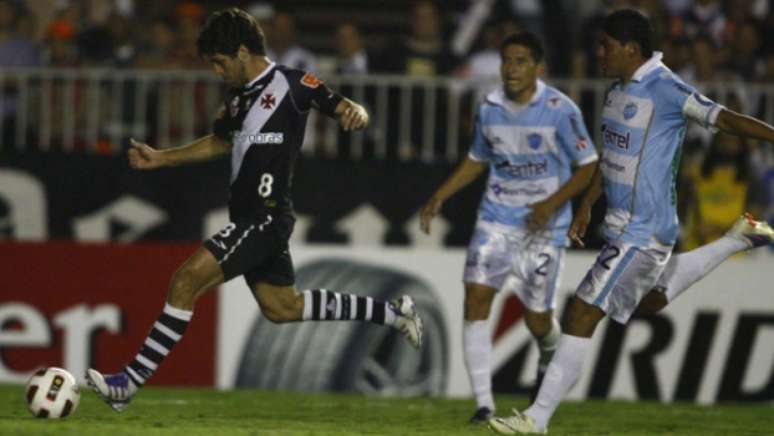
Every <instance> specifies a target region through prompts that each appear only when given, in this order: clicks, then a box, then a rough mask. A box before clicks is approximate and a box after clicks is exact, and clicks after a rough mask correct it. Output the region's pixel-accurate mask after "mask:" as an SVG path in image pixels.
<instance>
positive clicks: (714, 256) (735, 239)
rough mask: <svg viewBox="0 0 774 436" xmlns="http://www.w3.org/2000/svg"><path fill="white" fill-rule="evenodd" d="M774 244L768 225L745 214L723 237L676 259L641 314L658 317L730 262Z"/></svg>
mask: <svg viewBox="0 0 774 436" xmlns="http://www.w3.org/2000/svg"><path fill="white" fill-rule="evenodd" d="M772 240H774V230H772V229H771V227H769V225H768V224H766V223H765V222H761V221H756V220H755V219H754V218H753V216H752V215H750V214H744V215H743V216H741V217H740V218H739V219H738V220H737V221H736V223H735V224H734V226H733V227H731V229H730V230H729V231H728V232H727V233H726V234H725V236H723V237H722V238H719V239H717V240H715V241H712V242H710V243H709V244H706V245H703V246H701V247H699V248H696V249H694V250H691V251H688V252H685V253H681V254H677V255H674V256H672V257H671V258H670V259H669V263H667V266H666V268H665V269H664V273H663V274H662V275H661V277H660V278H659V280H658V285H657V286H656V287H655V288H654V289H652V290H651V291H650V292H649V293H648V294H647V295H646V296H645V298H643V300H642V301H641V302H640V305H639V306H638V307H637V312H638V313H656V312H658V311H660V310H661V309H663V308H664V307H666V306H667V304H669V303H670V302H671V301H673V300H674V299H675V298H677V297H678V296H680V295H681V294H682V293H683V292H685V291H686V290H687V289H688V288H690V287H691V286H692V285H693V284H694V283H696V282H698V281H699V280H701V279H702V278H703V277H704V276H706V275H707V274H709V273H710V272H711V271H712V270H714V269H715V268H717V267H718V266H719V265H720V264H721V263H723V262H724V261H725V260H726V259H728V258H729V257H731V256H733V255H734V254H736V253H739V252H741V251H744V250H749V249H752V248H756V247H762V246H766V245H768V244H770V243H771V242H772Z"/></svg>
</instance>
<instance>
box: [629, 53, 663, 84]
mask: <svg viewBox="0 0 774 436" xmlns="http://www.w3.org/2000/svg"><path fill="white" fill-rule="evenodd" d="M663 57H664V53H661V52H660V51H654V52H653V56H651V57H650V59H648V60H647V61H645V63H644V64H642V65H640V67H639V68H637V71H635V72H634V74H633V75H632V80H633V81H635V82H642V78H643V77H645V75H646V74H648V73H650V72H651V71H653V70H655V69H656V68H658V67H660V66H662V65H664V64H662V63H661V58H663Z"/></svg>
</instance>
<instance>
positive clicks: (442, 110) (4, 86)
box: [0, 69, 774, 163]
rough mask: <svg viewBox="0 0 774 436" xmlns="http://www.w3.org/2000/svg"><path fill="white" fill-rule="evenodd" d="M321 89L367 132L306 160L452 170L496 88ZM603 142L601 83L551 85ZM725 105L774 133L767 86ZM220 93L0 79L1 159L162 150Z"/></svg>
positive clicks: (59, 73) (150, 75)
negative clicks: (136, 147)
mask: <svg viewBox="0 0 774 436" xmlns="http://www.w3.org/2000/svg"><path fill="white" fill-rule="evenodd" d="M326 82H327V84H328V85H329V86H331V87H332V88H334V89H336V90H338V91H339V92H341V93H342V94H344V95H346V96H348V97H350V98H352V99H353V100H355V101H358V102H362V103H364V104H365V105H366V107H367V108H368V109H369V111H370V113H371V125H370V126H369V128H368V129H366V130H365V131H362V132H355V133H351V134H350V133H344V132H341V131H340V130H339V129H338V126H337V124H336V123H335V121H332V120H329V119H327V118H326V117H311V118H310V125H309V127H308V134H307V138H306V142H305V145H304V148H303V153H305V154H308V155H315V156H319V157H325V158H340V159H351V160H359V159H397V160H404V161H416V160H419V161H422V162H427V163H432V162H453V161H456V160H458V159H459V158H460V156H462V155H464V153H465V152H466V150H467V148H468V145H469V141H470V137H471V132H472V119H473V113H474V111H475V106H476V104H477V102H478V101H479V99H480V98H481V97H482V96H483V95H484V94H485V93H486V92H488V91H489V90H491V89H493V88H494V87H496V86H497V84H498V80H497V78H493V79H491V80H477V81H466V80H460V79H455V78H431V79H417V78H409V77H404V76H385V75H363V76H335V77H329V78H327V80H326ZM549 82H550V83H551V84H553V85H554V86H557V87H558V88H560V89H562V90H563V91H564V92H566V93H567V94H568V95H569V96H570V97H571V98H573V100H574V101H576V102H577V103H578V105H579V106H580V107H581V109H582V111H583V114H584V118H585V120H586V123H587V125H588V127H589V130H590V132H592V134H593V135H594V136H596V137H597V138H595V139H596V143H597V144H599V139H598V135H599V132H600V119H599V114H600V113H601V109H602V105H603V103H604V101H603V100H604V92H605V89H606V87H607V86H608V84H609V81H607V80H568V79H561V80H549ZM700 89H701V90H702V91H703V92H704V93H705V94H706V95H708V96H710V97H711V98H714V99H716V100H718V101H720V102H721V103H724V104H732V105H734V104H735V105H736V106H737V107H738V109H740V110H742V111H744V112H745V113H748V114H752V115H754V116H757V117H759V118H762V119H764V120H766V121H768V122H769V123H774V84H747V83H727V82H717V83H705V84H702V85H701V86H700ZM222 95H223V85H222V83H221V82H220V81H219V79H218V78H217V77H215V76H214V74H212V73H211V72H209V71H146V70H94V69H3V70H0V115H1V116H2V123H0V138H1V139H2V142H0V150H5V151H11V150H19V151H24V150H40V151H52V150H57V151H64V152H95V153H117V152H120V151H121V150H122V149H124V148H125V147H126V142H127V139H128V138H129V137H134V138H136V139H138V140H144V141H147V142H149V143H151V144H153V145H154V146H157V147H161V148H166V147H170V146H176V145H180V144H184V143H186V142H189V141H191V140H193V139H195V138H196V137H199V136H201V135H205V134H207V133H209V132H210V130H211V120H212V117H213V116H214V114H215V113H216V112H217V110H218V108H219V107H220V105H221V104H222V103H221V101H222V100H221V99H222Z"/></svg>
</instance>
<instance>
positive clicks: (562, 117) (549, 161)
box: [468, 81, 597, 246]
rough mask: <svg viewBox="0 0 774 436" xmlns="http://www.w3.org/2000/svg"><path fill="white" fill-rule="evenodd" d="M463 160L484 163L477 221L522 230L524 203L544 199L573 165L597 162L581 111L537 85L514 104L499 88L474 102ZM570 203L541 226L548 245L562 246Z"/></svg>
mask: <svg viewBox="0 0 774 436" xmlns="http://www.w3.org/2000/svg"><path fill="white" fill-rule="evenodd" d="M468 157H469V158H470V159H472V160H475V161H479V162H487V163H489V179H488V180H487V187H486V192H485V193H484V196H483V198H482V199H481V205H480V207H479V211H478V219H479V221H485V222H490V223H494V224H496V225H500V226H503V228H504V229H506V231H511V230H513V231H522V232H523V231H526V217H527V215H529V214H530V212H531V210H530V209H529V208H528V207H527V205H529V204H532V203H535V202H538V201H541V200H544V199H545V198H547V197H549V196H550V195H551V194H553V193H554V192H556V191H557V190H558V189H559V188H560V187H561V186H562V185H563V184H564V183H566V182H567V180H569V179H570V177H572V165H573V164H576V165H585V164H588V163H592V162H594V161H596V160H597V152H596V149H595V148H594V144H593V143H592V141H591V138H589V134H588V131H587V130H586V126H585V125H584V124H583V117H582V116H581V113H580V110H578V107H577V106H576V105H575V103H573V102H572V100H570V98H569V97H567V96H566V95H564V94H562V93H561V92H559V91H558V90H557V89H554V88H552V87H550V86H546V84H545V83H543V82H542V81H538V84H537V89H536V91H535V95H534V96H533V97H532V100H531V101H530V102H529V103H528V104H526V105H517V104H515V103H514V102H512V101H511V100H509V99H508V98H507V97H506V95H505V92H504V91H503V89H502V88H499V89H497V90H495V91H493V92H491V93H490V94H489V95H487V96H486V97H485V98H484V100H483V101H482V102H481V103H480V104H479V108H478V114H477V116H476V125H475V132H474V135H473V144H472V145H471V147H470V152H469V154H468ZM571 221H572V207H571V205H570V204H569V202H568V203H567V204H565V205H563V206H562V207H561V208H559V209H558V210H557V212H556V213H555V214H554V216H553V218H552V219H551V221H550V222H549V224H548V225H547V226H546V230H547V232H546V234H545V236H546V237H548V238H550V239H551V241H552V244H553V245H557V246H566V245H567V243H568V239H567V230H568V228H569V226H570V222H571Z"/></svg>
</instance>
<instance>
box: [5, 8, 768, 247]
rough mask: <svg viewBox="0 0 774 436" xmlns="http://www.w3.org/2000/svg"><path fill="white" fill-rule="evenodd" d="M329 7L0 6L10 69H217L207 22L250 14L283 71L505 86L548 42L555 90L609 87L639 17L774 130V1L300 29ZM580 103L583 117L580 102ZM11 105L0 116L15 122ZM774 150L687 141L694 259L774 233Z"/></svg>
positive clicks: (680, 57) (449, 16) (471, 14)
mask: <svg viewBox="0 0 774 436" xmlns="http://www.w3.org/2000/svg"><path fill="white" fill-rule="evenodd" d="M320 3H322V2H314V1H312V0H307V1H302V0H293V1H276V2H273V3H272V2H269V1H265V2H255V1H220V0H219V1H207V2H205V1H192V0H183V1H175V2H159V1H153V0H113V1H94V0H92V1H89V0H82V1H76V0H34V1H33V0H26V1H25V0H0V68H2V67H79V68H91V67H103V68H105V67H107V68H139V69H164V70H170V69H188V70H190V69H206V68H208V65H206V64H205V63H204V62H203V61H202V59H201V58H200V57H199V56H198V54H197V50H196V38H197V36H198V32H199V28H200V26H201V24H202V21H203V20H204V18H205V17H206V16H207V14H208V13H209V12H211V11H212V10H215V9H219V8H222V7H224V6H239V7H242V8H244V9H245V10H247V11H249V12H251V13H252V14H253V15H255V16H256V18H258V19H259V21H260V22H261V23H262V25H263V27H264V29H265V32H266V35H267V42H268V45H269V50H270V54H269V56H270V57H271V58H272V59H274V60H276V61H278V62H280V63H283V64H286V65H289V66H291V67H296V68H302V69H305V70H310V71H316V72H318V73H320V74H321V75H323V76H325V75H327V74H365V73H375V74H379V73H390V74H401V75H406V76H422V77H426V76H453V77H457V78H460V79H476V78H483V77H491V76H496V75H497V74H498V71H499V70H498V68H499V54H498V44H499V42H500V40H501V39H502V38H503V36H504V35H507V34H509V33H512V32H514V31H516V30H518V29H529V30H531V31H534V32H536V33H538V34H540V35H542V36H543V38H544V40H545V43H546V46H547V49H548V53H547V66H548V76H549V78H550V77H561V78H574V79H589V78H591V79H593V78H599V77H600V74H599V71H598V66H597V62H596V56H595V50H596V46H597V40H598V37H599V32H600V30H599V29H600V23H601V20H602V18H603V17H604V16H605V15H606V14H608V13H609V12H610V11H612V10H615V9H618V8H623V7H634V8H637V9H639V10H641V11H643V12H644V13H645V14H646V15H648V16H649V17H650V18H651V20H652V22H653V23H654V27H655V29H654V30H655V32H656V35H658V40H659V44H658V45H659V49H660V50H662V51H663V52H664V61H665V63H666V64H667V65H668V66H669V67H670V68H672V69H673V70H674V71H676V72H677V73H678V74H680V76H681V77H683V78H684V79H685V80H687V81H689V82H691V83H697V84H701V83H705V82H710V83H712V82H715V83H718V82H722V83H725V84H731V85H732V87H733V89H734V91H733V92H732V93H731V95H730V96H726V97H727V98H726V103H727V105H728V106H729V107H732V108H733V109H735V110H738V111H741V112H744V113H748V114H751V115H753V116H759V117H760V116H763V117H764V118H765V117H766V116H768V117H769V118H768V120H767V121H768V122H772V119H771V116H772V113H771V108H769V109H768V111H769V112H768V113H766V112H765V111H766V104H767V101H766V97H765V95H766V94H765V93H760V92H758V91H755V90H758V89H761V88H760V87H750V86H748V85H749V84H763V85H766V84H768V85H771V84H774V1H772V0H584V1H580V0H546V1H538V0H532V1H506V0H481V1H473V0H454V1H448V2H432V1H429V0H417V1H409V0H395V1H391V2H384V3H391V4H392V6H391V10H392V11H393V12H392V13H391V14H392V15H391V16H392V17H393V18H394V19H393V22H394V23H397V24H395V25H394V26H393V27H389V26H387V27H385V26H381V27H380V26H378V25H374V26H371V25H370V23H369V22H367V21H365V20H366V19H372V18H373V17H374V15H373V14H371V15H369V14H365V13H363V14H358V13H356V12H357V11H358V8H359V10H361V11H362V12H365V11H366V10H367V9H368V8H369V7H374V6H368V5H366V4H365V3H366V2H362V3H361V2H356V1H349V2H348V1H334V2H329V3H330V5H329V9H330V12H329V14H328V15H326V16H325V17H322V18H320V19H318V20H317V21H318V22H319V21H325V22H326V24H327V25H326V26H325V27H324V28H323V30H321V29H320V28H319V26H318V27H317V28H316V29H313V30H314V31H307V29H306V27H304V26H302V25H303V24H304V23H305V22H307V21H309V20H310V19H311V18H310V16H309V14H311V13H313V11H319V10H320V7H319V4H320ZM368 3H370V2H368ZM306 6H309V7H306ZM312 6H316V8H315V7H312ZM353 12H354V13H353ZM326 17H337V18H340V19H336V20H327V18H326ZM363 17H365V18H363ZM369 17H371V18H369ZM312 18H313V17H312ZM302 19H303V20H302ZM304 20H306V21H304ZM326 20H327V21H326ZM299 27H300V28H301V30H298V28H299ZM385 29H387V30H385ZM393 30H397V31H393ZM768 89H769V94H768V95H770V94H771V88H768ZM708 96H710V97H717V96H714V95H710V94H708ZM771 99H772V97H769V100H771ZM579 103H580V105H581V108H582V109H584V110H585V107H584V104H583V100H582V97H581V100H580V101H579ZM9 104H10V103H9V102H7V101H6V102H3V104H2V106H0V109H1V110H2V115H3V118H4V119H5V121H6V122H7V121H8V117H11V116H12V113H13V108H12V107H9ZM768 104H769V105H771V103H768ZM772 147H773V145H772V144H761V143H752V142H750V141H745V140H742V139H740V138H737V137H734V136H729V135H722V134H719V135H714V136H712V135H708V134H706V133H705V132H703V130H702V129H696V130H695V131H694V130H691V131H689V132H688V133H687V136H686V141H685V145H684V156H683V161H682V164H681V183H682V185H683V186H681V187H680V188H679V189H680V192H681V193H682V195H681V197H680V198H681V199H682V202H683V204H681V205H680V206H681V207H680V210H681V214H682V217H683V222H684V223H686V229H687V230H686V233H685V237H684V238H683V243H684V244H685V245H684V247H685V248H691V247H694V246H697V245H701V244H703V243H705V242H707V241H710V240H713V239H715V238H716V237H718V236H719V235H720V234H722V232H724V231H725V230H726V229H727V228H728V226H729V225H730V224H731V223H733V221H734V219H736V217H737V216H738V215H739V214H740V213H741V212H742V211H743V210H751V211H753V212H754V213H756V214H758V215H759V216H766V217H767V218H768V219H769V221H773V222H774V150H772Z"/></svg>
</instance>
